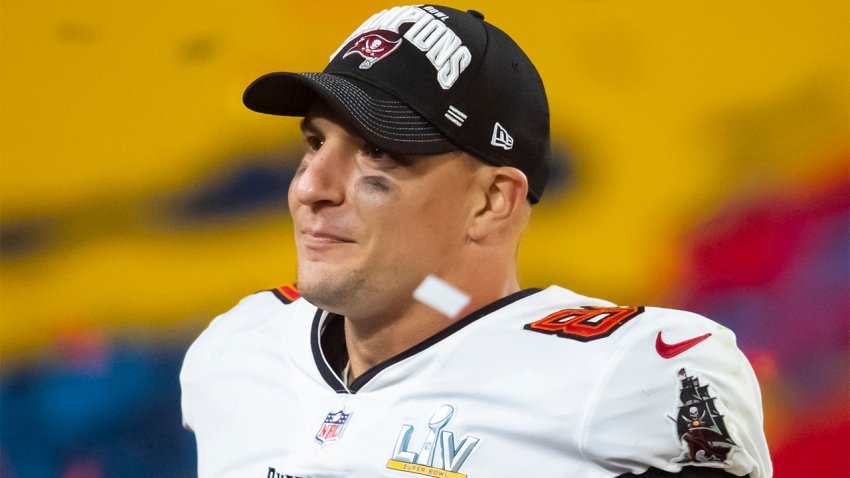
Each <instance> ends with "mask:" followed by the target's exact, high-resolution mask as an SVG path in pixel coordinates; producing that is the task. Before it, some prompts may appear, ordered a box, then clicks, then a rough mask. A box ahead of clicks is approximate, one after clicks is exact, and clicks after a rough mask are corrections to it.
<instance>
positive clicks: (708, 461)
mask: <svg viewBox="0 0 850 478" xmlns="http://www.w3.org/2000/svg"><path fill="white" fill-rule="evenodd" d="M679 379H680V386H679V412H678V414H677V416H676V418H673V417H668V418H670V419H671V420H674V421H675V422H676V433H677V435H678V437H679V441H680V443H681V444H682V454H681V455H680V456H679V457H677V458H674V459H673V460H672V462H673V463H687V464H691V465H706V466H715V467H725V466H728V465H729V462H728V460H727V458H728V455H729V454H730V452H731V451H732V449H733V447H734V446H735V442H733V441H732V439H731V438H730V437H729V432H728V431H727V430H726V424H725V423H724V422H723V415H721V414H720V412H719V411H718V409H717V405H716V404H715V403H714V402H715V400H717V397H712V396H711V395H710V394H709V392H708V385H700V383H699V378H698V377H696V376H693V375H688V373H687V372H686V371H685V369H684V368H683V369H680V370H679Z"/></svg>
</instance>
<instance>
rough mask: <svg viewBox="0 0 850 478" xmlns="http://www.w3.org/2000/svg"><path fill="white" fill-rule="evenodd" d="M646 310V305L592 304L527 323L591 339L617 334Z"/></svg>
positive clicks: (536, 328) (546, 331)
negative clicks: (617, 305) (616, 305)
mask: <svg viewBox="0 0 850 478" xmlns="http://www.w3.org/2000/svg"><path fill="white" fill-rule="evenodd" d="M641 313H643V307H592V306H584V307H582V308H581V309H564V310H559V311H558V312H555V313H554V314H549V315H547V316H546V317H544V318H542V319H540V320H538V321H536V322H532V323H530V324H526V325H525V329H526V330H533V331H534V332H540V333H542V334H554V335H557V336H559V337H564V338H568V339H575V340H580V341H582V342H590V341H591V340H597V339H601V338H603V337H608V336H609V335H611V334H613V333H614V331H615V330H617V329H619V328H620V327H622V326H623V324H625V323H626V322H628V321H630V320H632V319H633V318H635V317H637V316H638V315H640V314H641Z"/></svg>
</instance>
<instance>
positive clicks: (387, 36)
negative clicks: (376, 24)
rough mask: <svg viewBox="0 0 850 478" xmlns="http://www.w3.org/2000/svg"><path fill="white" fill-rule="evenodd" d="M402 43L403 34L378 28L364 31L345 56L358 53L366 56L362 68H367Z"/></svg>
mask: <svg viewBox="0 0 850 478" xmlns="http://www.w3.org/2000/svg"><path fill="white" fill-rule="evenodd" d="M400 43H401V35H399V34H398V33H395V32H391V31H389V30H376V31H372V32H369V33H364V34H363V35H361V36H360V38H358V39H357V41H355V42H354V46H352V47H351V48H349V49H348V51H346V52H345V54H344V55H343V56H342V57H343V58H345V57H347V56H348V55H352V54H355V53H356V54H358V55H360V56H362V57H363V58H364V60H363V63H361V64H360V69H361V70H366V69H369V68H371V67H372V65H373V64H374V63H375V62H377V61H378V60H380V59H382V58H383V57H385V56H387V55H389V54H390V53H392V52H393V50H395V49H396V48H398V45H399V44H400Z"/></svg>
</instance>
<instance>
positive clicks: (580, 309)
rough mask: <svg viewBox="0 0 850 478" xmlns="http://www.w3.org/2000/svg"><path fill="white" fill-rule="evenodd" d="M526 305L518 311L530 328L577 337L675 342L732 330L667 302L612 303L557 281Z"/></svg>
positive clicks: (725, 334)
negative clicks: (659, 304)
mask: <svg viewBox="0 0 850 478" xmlns="http://www.w3.org/2000/svg"><path fill="white" fill-rule="evenodd" d="M533 297H534V299H533V300H532V301H531V303H529V304H528V307H527V309H526V310H525V311H524V313H523V314H522V315H523V316H524V318H525V319H528V320H527V323H526V324H525V325H524V328H525V329H526V330H529V331H534V332H539V333H542V334H547V335H553V336H557V337H561V338H565V339H570V340H574V341H579V342H598V343H603V342H602V341H604V342H609V345H611V344H613V343H617V344H622V343H623V342H631V341H634V340H640V338H641V337H642V336H643V337H645V336H652V338H655V336H656V335H658V334H659V333H663V335H664V339H665V340H667V339H668V338H669V340H668V341H674V342H675V341H677V340H676V339H679V338H680V337H681V336H683V335H687V336H691V335H692V334H695V333H701V334H707V333H710V334H712V335H713V334H720V335H724V336H731V337H732V341H733V342H734V334H733V333H732V331H730V330H729V329H728V328H726V327H723V326H722V325H720V324H718V323H717V322H715V321H713V320H711V319H709V318H707V317H705V316H703V315H700V314H698V313H694V312H689V311H685V310H678V309H672V308H665V307H655V306H648V305H639V304H630V305H618V304H615V303H613V302H610V301H607V300H602V299H597V298H593V297H588V296H584V295H581V294H577V293H575V292H572V291H570V290H568V289H564V288H562V287H559V286H550V287H548V288H547V289H544V290H543V291H541V292H540V293H539V294H535V296H533Z"/></svg>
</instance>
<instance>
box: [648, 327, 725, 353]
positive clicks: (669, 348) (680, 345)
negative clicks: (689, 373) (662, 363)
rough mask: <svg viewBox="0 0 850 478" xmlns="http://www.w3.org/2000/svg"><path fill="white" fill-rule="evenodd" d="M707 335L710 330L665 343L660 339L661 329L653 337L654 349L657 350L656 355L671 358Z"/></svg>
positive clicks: (707, 336)
mask: <svg viewBox="0 0 850 478" xmlns="http://www.w3.org/2000/svg"><path fill="white" fill-rule="evenodd" d="M709 337H711V332H709V333H707V334H705V335H700V336H699V337H694V338H692V339H688V340H683V341H682V342H677V343H675V344H667V343H664V341H663V340H661V331H659V332H658V336H657V337H655V350H656V351H657V352H658V355H660V356H662V357H664V358H666V359H671V358H673V357H675V356H677V355H679V354H680V353H682V352H684V351H685V350H688V349H689V348H691V347H693V346H694V345H696V344H698V343H700V342H702V341H703V340H705V339H707V338H709Z"/></svg>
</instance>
